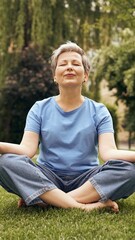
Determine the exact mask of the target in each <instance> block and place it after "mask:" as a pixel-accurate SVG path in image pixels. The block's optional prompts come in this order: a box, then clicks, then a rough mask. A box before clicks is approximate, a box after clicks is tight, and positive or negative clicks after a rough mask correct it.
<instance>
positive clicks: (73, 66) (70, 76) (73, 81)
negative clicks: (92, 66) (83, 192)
mask: <svg viewBox="0 0 135 240" xmlns="http://www.w3.org/2000/svg"><path fill="white" fill-rule="evenodd" d="M54 79H55V81H56V82H57V83H58V85H59V86H61V87H64V86H65V87H73V86H74V87H75V86H82V83H83V82H84V81H85V82H86V81H87V79H88V75H87V74H86V73H85V70H84V66H83V63H82V57H81V55H80V54H79V53H76V52H64V53H61V54H60V55H59V57H58V60H57V65H56V69H55V75H54Z"/></svg>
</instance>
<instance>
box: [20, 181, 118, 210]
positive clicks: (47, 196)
mask: <svg viewBox="0 0 135 240" xmlns="http://www.w3.org/2000/svg"><path fill="white" fill-rule="evenodd" d="M39 197H40V198H41V199H42V200H43V201H44V202H45V203H47V204H49V205H52V206H56V207H61V208H80V209H82V210H85V211H92V210H94V209H99V208H110V209H111V210H112V211H114V212H118V211H119V208H118V205H117V203H116V202H114V201H111V200H110V199H109V200H107V201H106V202H104V203H102V202H99V200H100V196H99V194H98V193H97V191H96V190H95V188H94V187H93V186H92V184H91V183H90V182H89V181H87V182H86V183H84V184H83V185H82V186H81V187H79V188H77V189H75V190H73V191H71V192H68V193H65V192H63V191H61V190H60V189H53V190H50V191H47V192H45V193H43V194H42V195H40V196H39ZM22 205H24V201H23V200H20V202H19V204H18V206H19V207H20V206H22Z"/></svg>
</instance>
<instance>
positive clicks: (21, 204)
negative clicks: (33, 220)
mask: <svg viewBox="0 0 135 240" xmlns="http://www.w3.org/2000/svg"><path fill="white" fill-rule="evenodd" d="M17 206H18V208H21V207H26V206H27V205H26V203H25V201H24V200H23V198H20V199H19V200H18V203H17ZM35 206H39V207H42V208H46V207H47V206H48V204H47V203H37V204H35Z"/></svg>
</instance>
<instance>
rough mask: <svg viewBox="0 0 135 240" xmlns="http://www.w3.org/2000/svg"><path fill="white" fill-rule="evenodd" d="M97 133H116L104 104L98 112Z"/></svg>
mask: <svg viewBox="0 0 135 240" xmlns="http://www.w3.org/2000/svg"><path fill="white" fill-rule="evenodd" d="M97 132H98V135H100V134H102V133H110V132H112V133H114V128H113V121H112V117H111V114H110V112H109V111H108V109H107V108H106V107H105V106H104V105H103V104H101V105H100V107H99V109H98V112H97Z"/></svg>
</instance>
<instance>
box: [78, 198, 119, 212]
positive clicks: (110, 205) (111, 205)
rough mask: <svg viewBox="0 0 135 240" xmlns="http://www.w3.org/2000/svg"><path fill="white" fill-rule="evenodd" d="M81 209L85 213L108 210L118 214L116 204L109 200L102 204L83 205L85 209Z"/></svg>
mask: <svg viewBox="0 0 135 240" xmlns="http://www.w3.org/2000/svg"><path fill="white" fill-rule="evenodd" d="M82 208H83V209H84V210H85V211H87V212H89V211H92V210H94V209H99V208H110V209H111V210H112V211H113V212H115V213H118V212H119V207H118V204H117V203H116V202H114V201H112V200H110V199H109V200H107V201H106V202H103V203H102V202H96V203H88V204H85V207H84V206H83V207H82Z"/></svg>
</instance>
